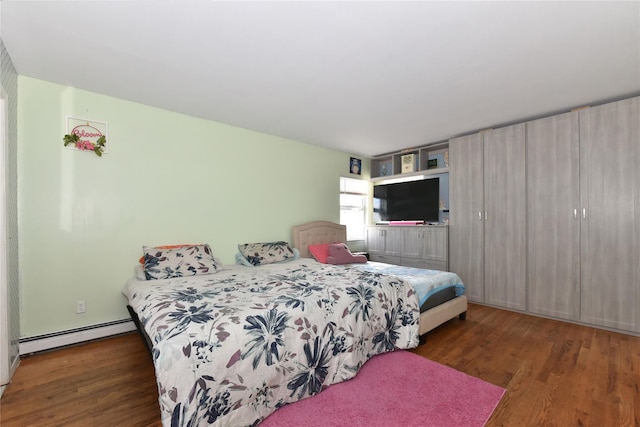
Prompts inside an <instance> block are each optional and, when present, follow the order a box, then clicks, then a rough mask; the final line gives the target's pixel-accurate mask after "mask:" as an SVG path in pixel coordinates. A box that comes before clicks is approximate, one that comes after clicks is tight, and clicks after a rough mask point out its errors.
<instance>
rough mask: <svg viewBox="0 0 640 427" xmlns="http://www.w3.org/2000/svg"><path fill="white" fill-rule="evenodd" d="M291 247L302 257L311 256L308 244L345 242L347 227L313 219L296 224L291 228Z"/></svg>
mask: <svg viewBox="0 0 640 427" xmlns="http://www.w3.org/2000/svg"><path fill="white" fill-rule="evenodd" d="M292 233H293V247H294V248H297V249H298V250H299V251H300V256H301V257H303V258H311V254H310V253H309V249H307V247H308V246H309V245H319V244H322V243H346V242H347V227H346V226H345V225H341V224H336V223H334V222H329V221H314V222H309V223H307V224H301V225H296V226H294V227H293V228H292Z"/></svg>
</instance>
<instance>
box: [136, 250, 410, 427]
mask: <svg viewBox="0 0 640 427" xmlns="http://www.w3.org/2000/svg"><path fill="white" fill-rule="evenodd" d="M124 293H125V295H126V296H127V298H128V299H129V305H130V306H131V307H132V308H133V309H134V310H135V311H136V313H137V314H138V316H139V318H140V321H141V324H142V325H143V327H144V329H145V331H146V333H147V334H148V336H149V337H150V339H151V341H152V343H153V359H154V364H155V369H156V378H157V382H158V391H159V395H160V397H159V401H160V409H161V412H162V423H163V426H165V427H166V426H200V425H219V426H223V425H233V426H243V425H247V426H248V425H255V424H257V423H259V422H260V421H261V420H263V419H264V418H265V417H267V416H268V415H269V414H271V413H272V412H273V411H275V410H276V409H277V408H279V407H281V406H283V405H285V404H287V403H290V402H294V401H297V400H300V399H304V398H306V397H309V396H312V395H314V394H317V393H319V392H320V391H321V390H323V389H324V388H326V387H327V386H329V385H331V384H334V383H338V382H340V381H344V380H346V379H349V378H352V377H353V376H355V375H356V374H357V372H358V370H359V369H360V367H361V366H362V365H363V364H364V363H365V362H366V361H367V360H368V359H369V358H371V357H372V356H374V355H376V354H379V353H384V352H388V351H391V350H394V349H397V348H412V347H415V346H417V345H418V328H419V324H418V323H419V310H418V298H417V296H416V294H415V292H414V290H413V288H412V287H411V286H410V285H409V284H408V283H407V282H405V281H403V280H402V279H399V278H396V277H394V276H387V275H383V274H379V273H373V272H368V271H362V270H358V269H354V268H345V267H342V266H339V267H337V266H332V265H325V264H319V263H316V262H313V261H311V262H310V261H309V260H304V259H299V260H295V261H290V262H286V263H281V264H270V265H266V266H261V267H234V268H230V269H228V270H223V271H220V272H218V273H216V274H211V275H203V276H191V277H184V278H175V279H166V280H150V281H140V280H136V279H131V280H130V281H129V282H128V283H127V285H126V286H125V289H124Z"/></svg>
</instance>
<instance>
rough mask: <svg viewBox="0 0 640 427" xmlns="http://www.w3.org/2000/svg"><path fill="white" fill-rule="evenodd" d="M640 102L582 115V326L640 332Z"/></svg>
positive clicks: (584, 111)
mask: <svg viewBox="0 0 640 427" xmlns="http://www.w3.org/2000/svg"><path fill="white" fill-rule="evenodd" d="M639 99H640V98H632V99H627V100H624V101H619V102H614V103H610V104H605V105H602V106H599V107H593V108H589V109H586V110H582V111H580V150H581V153H580V154H581V168H580V169H581V191H582V208H583V209H584V211H583V212H581V214H582V213H584V214H583V218H582V220H581V222H582V228H581V246H582V310H581V320H582V321H584V322H588V323H592V324H595V325H601V326H606V327H611V328H618V329H623V330H627V331H636V332H638V331H640V321H639V316H640V310H639V307H640V283H639V282H640V277H639V276H638V264H640V254H639V249H638V239H639V236H640V224H638V214H637V212H638V208H639V207H640V203H639V201H638V194H639V191H638V186H639V181H640V173H639V168H640V102H639Z"/></svg>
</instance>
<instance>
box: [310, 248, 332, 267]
mask: <svg viewBox="0 0 640 427" xmlns="http://www.w3.org/2000/svg"><path fill="white" fill-rule="evenodd" d="M332 244H333V243H323V244H321V245H309V246H307V249H309V253H310V254H311V255H312V256H313V257H314V258H315V259H316V261H318V262H321V263H323V264H326V263H327V257H328V256H329V246H330V245H332Z"/></svg>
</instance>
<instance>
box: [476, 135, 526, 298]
mask: <svg viewBox="0 0 640 427" xmlns="http://www.w3.org/2000/svg"><path fill="white" fill-rule="evenodd" d="M483 136H484V165H485V167H484V201H485V211H486V220H485V280H484V283H485V295H484V296H485V302H486V303H488V304H494V305H497V306H500V307H506V308H512V309H517V310H525V309H526V244H527V242H526V214H527V212H526V199H525V194H526V187H525V179H526V175H525V125H524V124H519V125H514V126H509V127H505V128H501V129H496V130H492V131H487V132H484V133H483Z"/></svg>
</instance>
